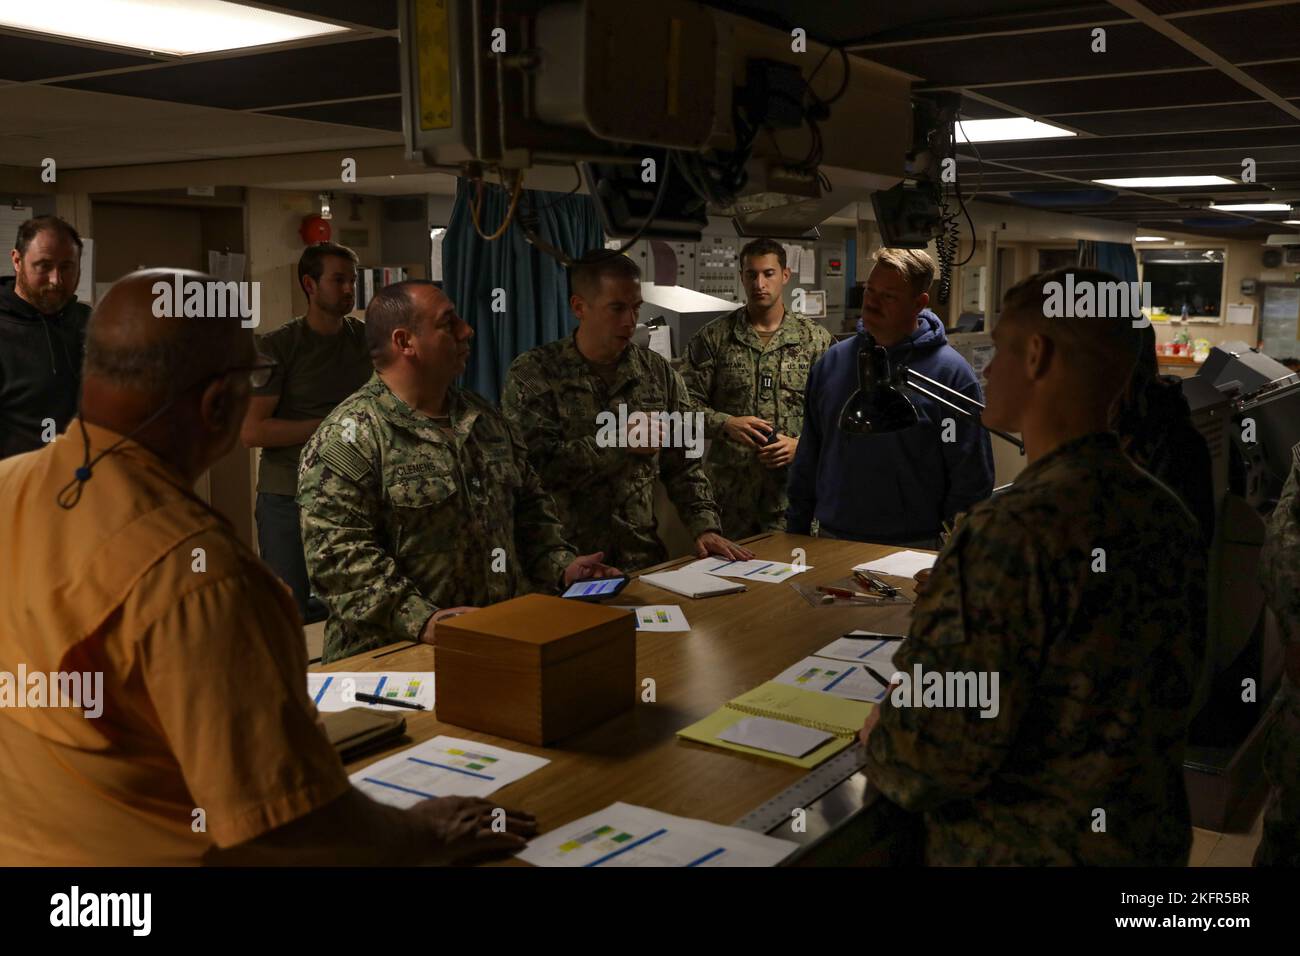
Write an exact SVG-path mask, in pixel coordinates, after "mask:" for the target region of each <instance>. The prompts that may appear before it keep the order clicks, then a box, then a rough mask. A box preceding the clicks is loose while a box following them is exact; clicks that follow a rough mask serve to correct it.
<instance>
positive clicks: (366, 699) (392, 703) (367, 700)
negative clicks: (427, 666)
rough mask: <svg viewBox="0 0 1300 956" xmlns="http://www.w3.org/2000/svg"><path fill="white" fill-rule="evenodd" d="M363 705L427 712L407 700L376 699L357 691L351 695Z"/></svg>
mask: <svg viewBox="0 0 1300 956" xmlns="http://www.w3.org/2000/svg"><path fill="white" fill-rule="evenodd" d="M353 696H354V697H356V699H357V700H359V701H361V703H363V704H387V705H388V706H389V707H405V708H406V709H407V710H428V709H429V708H428V707H425V706H424V705H423V704H413V703H411V702H410V701H409V700H397V699H396V698H393V699H389V698H387V697H377V696H375V695H374V694H363V693H361V692H360V691H358V692H357V693H356V694H354V695H353Z"/></svg>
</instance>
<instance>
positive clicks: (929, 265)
mask: <svg viewBox="0 0 1300 956" xmlns="http://www.w3.org/2000/svg"><path fill="white" fill-rule="evenodd" d="M872 259H873V260H874V261H875V262H877V263H879V264H881V265H886V266H889V268H891V269H895V270H897V271H898V272H901V273H902V274H903V278H904V279H906V280H907V281H908V284H909V285H911V287H912V295H920V294H921V293H922V292H928V291H929V289H930V284H931V283H932V282H934V260H933V259H931V258H930V254H929V253H928V252H926V251H925V250H924V249H889V248H884V247H882V248H880V249H877V250H876V252H875V255H873V256H872Z"/></svg>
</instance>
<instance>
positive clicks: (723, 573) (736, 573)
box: [682, 558, 812, 584]
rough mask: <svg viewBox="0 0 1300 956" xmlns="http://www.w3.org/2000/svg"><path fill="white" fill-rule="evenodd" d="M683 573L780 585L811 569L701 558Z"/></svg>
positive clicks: (758, 561) (807, 566)
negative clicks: (701, 573) (689, 572)
mask: <svg viewBox="0 0 1300 956" xmlns="http://www.w3.org/2000/svg"><path fill="white" fill-rule="evenodd" d="M682 570H683V571H703V572H704V573H705V574H712V575H714V576H715V577H720V578H741V579H742V580H745V581H766V582H767V583H768V584H780V583H781V582H782V581H784V580H785V579H786V578H792V577H794V576H795V575H796V574H801V573H802V572H804V571H811V570H812V568H811V567H810V566H809V565H806V564H786V563H785V562H784V561H763V560H761V559H759V558H755V559H754V560H752V561H728V560H727V559H726V558H701V559H700V560H698V561H695V562H693V563H691V564H688V565H686V567H684V568H682Z"/></svg>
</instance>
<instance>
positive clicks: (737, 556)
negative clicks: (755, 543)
mask: <svg viewBox="0 0 1300 956" xmlns="http://www.w3.org/2000/svg"><path fill="white" fill-rule="evenodd" d="M709 555H713V556H714V557H715V558H726V559H727V560H728V561H748V560H749V559H750V558H752V557H753V556H754V552H753V551H750V550H749V548H746V547H745V546H744V545H741V544H736V543H735V542H733V541H728V540H727V539H726V538H724V537H723V536H722V535H720V534H717V533H715V532H713V531H706V532H704V534H702V535H700V536H699V537H698V538H696V539H695V556H696V557H697V558H707V557H708V556H709Z"/></svg>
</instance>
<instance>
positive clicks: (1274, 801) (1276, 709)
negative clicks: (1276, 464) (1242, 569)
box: [1255, 445, 1300, 866]
mask: <svg viewBox="0 0 1300 956" xmlns="http://www.w3.org/2000/svg"><path fill="white" fill-rule="evenodd" d="M1291 456H1292V464H1291V476H1290V477H1289V478H1288V479H1287V482H1286V485H1285V486H1284V487H1283V488H1282V497H1281V498H1280V499H1279V500H1278V503H1277V508H1275V509H1274V511H1273V516H1272V517H1271V518H1270V519H1269V523H1268V534H1267V535H1266V537H1265V538H1264V547H1263V549H1262V550H1261V551H1260V556H1259V576H1260V581H1261V583H1262V584H1263V585H1264V594H1265V596H1266V598H1267V600H1268V604H1269V606H1270V607H1271V608H1272V609H1273V613H1274V614H1276V615H1277V620H1278V623H1279V625H1280V626H1281V631H1282V644H1283V647H1284V648H1285V653H1286V657H1285V660H1286V666H1285V672H1284V674H1283V676H1282V686H1281V687H1280V688H1279V689H1278V692H1277V696H1276V697H1274V698H1273V705H1272V706H1273V713H1274V720H1275V723H1274V724H1273V726H1272V727H1271V728H1270V729H1269V731H1268V737H1267V738H1265V741H1264V772H1265V774H1266V775H1267V776H1268V780H1269V783H1270V784H1272V787H1273V795H1272V798H1271V799H1270V800H1269V804H1268V809H1267V810H1266V811H1265V812H1264V837H1263V839H1262V840H1261V841H1260V844H1259V850H1258V851H1257V852H1256V854H1255V864H1256V865H1257V866H1273V865H1284V866H1300V679H1298V678H1300V674H1298V673H1297V671H1300V445H1296V446H1295V448H1293V449H1292V450H1291Z"/></svg>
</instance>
